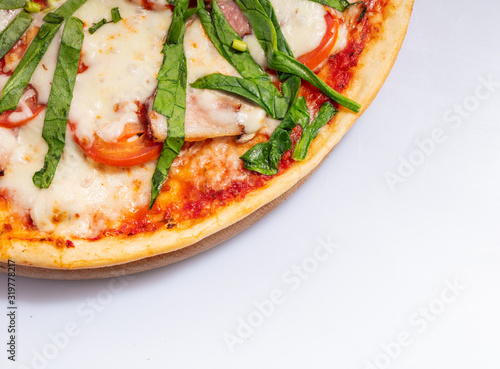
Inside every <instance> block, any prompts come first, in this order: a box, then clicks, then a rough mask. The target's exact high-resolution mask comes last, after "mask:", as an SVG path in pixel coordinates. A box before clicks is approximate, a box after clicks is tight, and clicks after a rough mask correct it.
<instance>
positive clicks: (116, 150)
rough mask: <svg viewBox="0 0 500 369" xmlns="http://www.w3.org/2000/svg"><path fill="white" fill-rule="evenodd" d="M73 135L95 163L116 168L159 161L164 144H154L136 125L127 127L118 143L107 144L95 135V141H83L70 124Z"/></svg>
mask: <svg viewBox="0 0 500 369" xmlns="http://www.w3.org/2000/svg"><path fill="white" fill-rule="evenodd" d="M69 126H70V129H71V133H72V135H73V138H74V140H75V142H76V143H77V144H78V145H79V146H80V147H81V148H82V150H83V151H84V152H85V154H87V155H88V156H89V157H91V158H92V159H94V160H95V161H97V162H99V163H102V164H106V165H111V166H116V167H131V166H134V165H139V164H145V163H148V162H150V161H152V160H155V159H157V158H158V157H159V156H160V154H161V150H162V147H163V143H162V142H154V141H151V140H148V138H147V137H146V134H144V131H145V130H144V128H142V129H141V130H139V129H138V127H137V126H136V125H135V124H131V125H127V126H125V130H124V133H123V134H122V135H121V136H120V138H119V139H118V141H117V142H107V141H104V140H103V139H102V138H101V137H99V136H98V135H97V134H95V133H94V140H93V142H92V143H89V142H88V141H87V140H85V139H83V140H81V139H80V138H78V136H77V135H76V133H75V131H76V125H75V124H74V123H72V122H69ZM140 133H142V134H141V136H139V138H137V139H135V140H133V141H131V142H128V140H129V139H130V138H131V137H132V136H134V135H136V134H140Z"/></svg>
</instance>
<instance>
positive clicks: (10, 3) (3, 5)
mask: <svg viewBox="0 0 500 369" xmlns="http://www.w3.org/2000/svg"><path fill="white" fill-rule="evenodd" d="M25 5H26V0H0V9H2V10H12V9H21V8H24V6H25Z"/></svg>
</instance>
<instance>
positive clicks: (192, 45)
mask: <svg viewBox="0 0 500 369" xmlns="http://www.w3.org/2000/svg"><path fill="white" fill-rule="evenodd" d="M141 1H142V0H140V1H139V2H141ZM62 2H63V1H61V2H59V3H56V4H61V3H62ZM271 2H272V4H273V5H274V7H275V9H276V12H277V16H278V19H279V22H280V24H281V25H282V29H283V32H284V34H285V37H286V38H287V40H288V42H289V43H290V45H291V47H292V50H293V52H294V54H295V56H300V55H302V54H305V53H307V52H309V51H311V50H314V49H315V48H316V47H317V46H318V45H319V44H320V42H321V39H322V37H323V35H324V33H325V30H326V24H325V21H324V15H325V10H324V8H323V7H322V6H321V5H319V4H317V3H315V2H311V1H308V0H271ZM114 7H119V9H120V13H121V16H122V17H123V21H120V22H118V23H116V24H113V23H110V24H106V25H105V26H103V27H101V28H100V29H99V30H98V31H97V32H95V33H94V34H93V35H90V34H89V33H88V32H85V39H84V45H83V52H82V61H83V63H84V64H85V65H86V66H87V67H88V69H87V70H86V71H85V72H84V73H81V74H79V75H78V77H77V81H76V85H75V91H74V98H73V102H72V106H71V110H70V116H69V119H70V120H71V121H72V122H75V123H77V132H76V133H77V135H78V136H79V137H80V138H87V139H88V140H89V141H92V139H93V137H94V133H97V134H98V135H99V136H100V137H101V138H102V139H103V140H105V141H114V140H116V139H117V138H118V137H119V136H120V135H121V134H122V132H123V129H124V127H125V125H126V124H127V123H134V122H137V115H136V110H137V105H136V104H135V102H141V103H144V102H145V101H146V100H147V99H148V98H149V97H150V96H152V95H153V94H154V91H155V89H156V85H157V81H156V76H157V73H158V71H159V68H160V66H161V62H162V59H163V55H162V54H161V50H162V44H163V40H164V37H165V35H166V33H167V30H168V27H169V25H170V22H171V17H172V12H171V11H170V10H168V9H163V10H155V11H149V10H146V9H144V8H142V7H139V6H137V5H136V4H134V3H133V2H132V1H129V0H88V1H87V2H86V3H85V4H84V5H83V6H82V7H81V8H80V9H79V10H78V11H77V12H76V13H75V16H77V17H79V18H80V19H82V20H83V21H84V22H85V24H86V28H85V29H86V30H88V27H89V26H91V25H92V24H93V23H96V22H98V21H99V20H101V19H102V18H109V16H110V11H111V9H112V8H114ZM13 14H15V12H5V11H0V29H2V27H5V26H6V25H7V24H8V20H11V19H12V18H13ZM34 17H35V22H34V24H35V25H40V24H41V23H42V22H41V19H42V17H43V14H35V15H34ZM344 33H345V34H347V32H344ZM60 35H61V32H59V34H58V35H57V36H56V37H55V39H54V40H53V42H52V44H51V45H50V47H49V49H48V51H47V53H46V55H45V56H44V57H43V59H42V61H41V63H40V65H39V67H38V68H37V69H36V71H35V73H34V75H33V78H32V80H31V83H32V84H33V86H34V87H35V88H36V90H37V92H38V96H39V102H40V103H46V102H47V100H48V96H49V93H50V86H51V79H52V76H53V73H54V69H55V65H56V60H57V55H58V50H59V42H60ZM343 37H344V36H343ZM345 37H347V36H345ZM245 41H246V42H247V43H248V44H249V49H250V51H251V53H252V55H253V57H254V58H255V59H256V61H257V62H258V63H260V64H261V65H263V66H265V58H264V55H263V52H262V49H261V48H260V45H259V44H258V42H257V40H256V39H255V36H247V37H246V38H245ZM184 48H185V54H186V58H187V66H188V84H189V83H192V82H194V81H195V80H196V79H198V78H200V77H203V76H205V75H207V74H211V73H222V74H226V75H232V76H236V77H239V74H238V73H237V71H236V70H235V69H234V68H233V67H232V66H231V65H230V64H229V63H228V62H227V61H226V60H225V59H224V58H223V57H222V56H220V55H219V53H218V52H217V50H216V49H215V47H214V46H213V45H212V44H211V42H210V41H209V40H208V38H207V36H206V34H205V32H204V31H203V29H202V26H201V23H200V21H199V19H197V18H196V17H193V18H192V19H191V20H190V21H189V22H188V27H187V30H186V35H185V42H184ZM6 81H7V77H5V76H0V88H3V86H4V84H5V83H6ZM187 93H188V112H187V116H188V119H190V121H195V122H196V121H199V122H202V121H203V122H204V123H203V124H205V123H207V122H208V123H207V124H208V128H207V126H203V124H200V125H198V127H197V128H196V129H197V130H198V132H195V133H194V134H200V132H201V130H203V129H205V130H206V132H201V133H202V134H208V137H210V135H209V134H210V133H212V134H213V132H214V126H216V128H217V130H219V131H220V132H226V133H224V134H232V135H236V134H241V133H246V134H253V133H255V132H257V131H259V130H261V129H262V128H263V127H264V129H265V130H266V131H269V133H270V132H272V130H273V129H274V127H276V125H277V124H279V122H278V121H275V120H272V119H270V118H268V117H266V115H265V113H264V111H263V110H262V109H261V108H260V107H257V106H255V105H253V104H251V103H249V102H247V101H243V100H241V99H235V98H234V97H232V96H231V97H229V96H228V95H226V94H224V93H221V92H217V91H208V90H197V89H193V88H191V87H189V86H188V91H187ZM193 102H194V103H195V104H196V106H195V107H193V108H192V109H191V108H190V107H189V104H192V103H193ZM21 108H22V106H21ZM21 110H22V111H21V112H20V113H18V115H19V117H18V118H19V119H21V118H22V114H24V113H26V111H24V110H25V109H24V110H23V109H21ZM23 111H24V113H23ZM16 114H17V113H16ZM43 119H44V112H42V113H41V114H40V115H39V116H37V117H36V118H35V119H33V120H32V121H31V122H30V123H29V124H28V125H25V126H23V127H20V128H19V129H15V130H13V129H12V130H8V129H0V169H5V168H6V170H5V176H3V177H0V187H1V188H3V189H6V190H7V192H8V193H9V194H10V195H11V196H12V199H13V204H15V205H16V206H17V210H18V211H19V212H21V213H26V212H28V213H29V215H30V216H31V218H32V220H33V222H34V224H35V225H36V226H37V227H38V228H39V229H40V230H41V231H44V232H47V233H52V232H53V233H55V234H57V235H62V236H77V237H95V236H98V235H99V234H101V232H102V231H103V230H105V229H106V228H107V227H110V226H112V225H113V224H116V223H117V222H118V223H119V221H120V219H121V218H122V217H123V216H126V214H130V213H135V212H137V211H138V210H139V209H142V208H144V207H146V206H147V204H148V202H149V196H150V190H151V188H150V183H151V176H152V174H153V171H154V167H155V162H151V163H148V164H146V165H142V166H136V167H132V168H127V169H124V168H115V167H108V166H105V165H101V164H98V163H95V162H94V161H92V160H91V159H89V158H87V157H86V156H85V155H84V154H83V152H82V150H81V149H80V147H79V146H78V145H77V144H76V143H75V142H74V140H73V139H72V137H71V135H70V134H69V130H68V132H67V134H66V146H65V148H64V153H63V156H62V158H61V161H60V164H59V166H58V169H57V172H56V175H55V177H54V180H53V182H52V185H51V186H50V188H49V189H43V190H42V189H38V188H37V187H36V186H35V185H34V184H33V181H32V177H33V174H34V173H35V172H36V171H38V170H39V169H40V168H41V167H42V166H43V160H44V156H45V154H46V152H47V145H46V143H45V141H44V140H43V139H42V137H41V131H42V127H43ZM225 130H226V131H225ZM207 132H208V133H207ZM228 132H229V133H228ZM228 140H230V139H221V141H217V142H218V143H217V145H215V146H214V147H212V148H211V149H206V150H202V147H203V145H202V144H195V145H194V146H191V148H190V149H188V150H183V151H182V152H181V155H180V156H179V160H178V161H176V162H175V164H174V166H173V168H172V171H173V173H175V172H177V170H178V169H177V168H178V167H179V165H181V163H186V162H187V163H188V165H189V168H191V169H190V170H192V171H199V170H202V169H205V168H212V169H210V170H213V171H214V173H212V174H211V175H210V176H209V177H210V178H213V179H214V181H213V183H212V184H213V185H215V184H218V185H219V186H221V187H223V186H225V185H226V182H227V183H229V182H228V181H231V180H234V179H235V178H234V176H235V175H237V174H238V173H240V174H241V173H244V172H241V171H240V169H241V167H242V162H241V160H239V155H241V153H236V152H235V151H232V150H231V149H230V148H229V145H228V142H229V141H228ZM200 150H202V151H200ZM186 160H187V161H186ZM7 163H8V164H7ZM221 168H225V169H224V170H221ZM235 173H236V174H235ZM241 175H243V174H241ZM201 180H203V176H200V181H201Z"/></svg>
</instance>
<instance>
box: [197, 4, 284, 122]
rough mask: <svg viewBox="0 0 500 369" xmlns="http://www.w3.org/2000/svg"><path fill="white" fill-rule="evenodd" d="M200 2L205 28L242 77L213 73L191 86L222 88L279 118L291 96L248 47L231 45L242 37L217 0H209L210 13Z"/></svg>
mask: <svg viewBox="0 0 500 369" xmlns="http://www.w3.org/2000/svg"><path fill="white" fill-rule="evenodd" d="M200 2H201V0H199V5H198V6H199V11H198V14H199V15H200V19H201V22H202V24H203V27H204V29H205V32H206V33H207V35H208V36H209V38H210V40H211V41H212V43H213V44H214V46H215V48H216V49H217V50H218V51H219V53H220V54H221V55H222V56H223V57H224V58H225V59H226V60H227V61H228V62H229V63H231V65H233V66H234V68H235V69H236V70H237V71H238V72H239V73H240V74H241V76H242V77H243V78H238V77H232V76H224V75H221V74H218V73H216V74H212V75H208V76H205V77H202V78H200V79H198V80H197V81H195V82H194V83H193V84H191V87H194V88H206V89H212V90H222V91H226V92H230V93H233V94H237V95H240V96H242V97H245V98H247V99H249V100H251V101H253V102H254V103H256V104H257V105H259V106H260V107H262V108H263V109H264V110H265V111H266V113H267V114H268V115H269V116H271V117H273V118H275V119H282V118H283V117H284V116H285V114H286V111H287V110H288V106H289V104H290V100H289V99H288V98H287V97H283V96H282V95H281V93H280V92H279V90H278V89H277V88H276V86H275V85H274V84H273V83H272V81H271V78H270V77H269V75H268V74H267V73H266V72H264V71H263V70H262V68H261V67H260V65H258V64H257V63H256V62H255V60H253V58H252V56H251V55H250V53H249V52H248V50H246V51H244V52H240V51H237V50H235V49H234V48H233V47H232V44H233V41H234V40H239V41H241V38H240V36H239V35H238V34H237V33H236V32H235V31H234V30H233V29H232V28H231V26H230V25H229V22H228V21H227V19H226V18H225V17H224V14H223V13H222V11H221V9H220V7H219V5H218V3H217V1H215V0H214V1H213V2H212V16H210V14H209V13H208V12H207V11H206V9H205V7H204V5H203V3H201V4H200Z"/></svg>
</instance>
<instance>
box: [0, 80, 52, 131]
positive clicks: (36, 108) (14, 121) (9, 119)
mask: <svg viewBox="0 0 500 369" xmlns="http://www.w3.org/2000/svg"><path fill="white" fill-rule="evenodd" d="M30 91H33V92H34V94H31V96H30V94H29V92H30ZM27 96H30V97H27ZM22 102H24V103H25V105H26V106H27V107H28V108H29V110H31V115H27V116H26V117H25V118H22V119H19V118H17V117H15V116H12V115H13V114H14V113H19V112H21V111H22V108H21V107H18V108H17V109H16V110H7V111H6V112H4V113H2V114H0V127H4V128H15V127H20V126H24V125H25V124H27V123H28V122H29V121H31V120H32V119H33V118H35V117H36V116H37V115H38V114H40V112H41V111H42V110H43V109H44V108H45V105H43V104H38V93H37V91H36V90H35V88H34V87H33V86H31V85H28V87H26V90H25V91H24V94H23V96H22V97H21V102H20V103H19V105H21V103H22Z"/></svg>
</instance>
